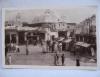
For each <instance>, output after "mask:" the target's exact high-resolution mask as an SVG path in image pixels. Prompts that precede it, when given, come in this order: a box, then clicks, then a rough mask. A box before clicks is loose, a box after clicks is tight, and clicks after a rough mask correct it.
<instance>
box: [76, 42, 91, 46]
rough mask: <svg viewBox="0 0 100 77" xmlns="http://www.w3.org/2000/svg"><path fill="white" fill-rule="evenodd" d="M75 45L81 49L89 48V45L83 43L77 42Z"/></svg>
mask: <svg viewBox="0 0 100 77" xmlns="http://www.w3.org/2000/svg"><path fill="white" fill-rule="evenodd" d="M76 45H79V46H82V47H89V46H90V44H88V43H85V42H77V43H76Z"/></svg>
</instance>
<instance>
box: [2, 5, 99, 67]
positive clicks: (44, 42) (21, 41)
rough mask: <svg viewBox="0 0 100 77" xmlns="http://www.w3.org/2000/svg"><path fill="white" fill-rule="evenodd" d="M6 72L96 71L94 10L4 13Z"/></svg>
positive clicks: (22, 10)
mask: <svg viewBox="0 0 100 77" xmlns="http://www.w3.org/2000/svg"><path fill="white" fill-rule="evenodd" d="M2 14H3V18H2V21H3V23H2V25H3V26H2V33H3V39H4V40H3V41H2V44H3V51H2V52H3V54H2V56H3V58H2V59H3V65H4V66H5V67H6V68H33V67H34V68H35V67H38V68H63V69H67V68H68V69H69V68H72V69H74V68H76V69H77V68H80V69H81V68H83V69H90V68H96V67H97V61H98V60H97V44H96V7H94V6H88V7H68V8H67V7H66V8H42V9H16V8H15V9H14V8H13V9H4V10H3V13H2Z"/></svg>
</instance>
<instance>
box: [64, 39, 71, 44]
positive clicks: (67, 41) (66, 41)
mask: <svg viewBox="0 0 100 77" xmlns="http://www.w3.org/2000/svg"><path fill="white" fill-rule="evenodd" d="M71 41H72V39H68V40H65V41H64V42H65V43H69V42H71Z"/></svg>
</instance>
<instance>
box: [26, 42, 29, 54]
mask: <svg viewBox="0 0 100 77" xmlns="http://www.w3.org/2000/svg"><path fill="white" fill-rule="evenodd" d="M28 54H29V51H28V40H27V41H26V55H28Z"/></svg>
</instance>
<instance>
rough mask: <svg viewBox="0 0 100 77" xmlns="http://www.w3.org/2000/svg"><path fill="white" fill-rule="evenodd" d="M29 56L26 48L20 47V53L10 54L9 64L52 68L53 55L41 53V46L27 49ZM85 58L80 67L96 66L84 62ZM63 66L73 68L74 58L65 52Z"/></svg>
mask: <svg viewBox="0 0 100 77" xmlns="http://www.w3.org/2000/svg"><path fill="white" fill-rule="evenodd" d="M28 50H29V55H26V47H25V46H24V45H23V46H20V53H11V64H12V65H44V66H53V65H54V54H53V53H43V52H42V47H41V46H32V45H30V46H29V47H28ZM85 59H86V58H84V57H83V58H81V61H80V65H81V66H96V63H93V62H89V61H86V60H85ZM64 64H65V66H75V65H76V61H75V57H74V56H73V55H72V54H70V52H69V51H66V54H65V62H64Z"/></svg>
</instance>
